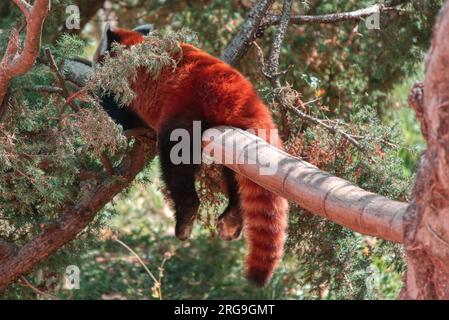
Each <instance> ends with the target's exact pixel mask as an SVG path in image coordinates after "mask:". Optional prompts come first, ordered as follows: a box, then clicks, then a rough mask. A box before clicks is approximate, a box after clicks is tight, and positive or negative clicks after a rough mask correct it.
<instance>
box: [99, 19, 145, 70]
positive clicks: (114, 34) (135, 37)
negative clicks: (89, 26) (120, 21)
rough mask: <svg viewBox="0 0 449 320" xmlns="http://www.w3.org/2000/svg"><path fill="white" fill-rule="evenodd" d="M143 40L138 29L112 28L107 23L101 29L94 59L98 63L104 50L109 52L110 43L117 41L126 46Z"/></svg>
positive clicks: (104, 52)
mask: <svg viewBox="0 0 449 320" xmlns="http://www.w3.org/2000/svg"><path fill="white" fill-rule="evenodd" d="M142 41H143V34H142V33H141V32H139V31H134V30H127V29H121V28H117V29H114V30H112V29H111V27H110V26H109V25H107V26H106V28H105V30H104V31H103V36H102V39H101V41H100V45H99V47H98V49H97V52H96V53H95V57H94V61H95V62H97V63H100V62H101V61H102V60H103V57H104V55H105V54H106V52H110V51H111V48H112V44H113V43H114V42H115V43H119V44H121V45H123V46H125V47H127V48H130V47H131V46H133V45H136V44H139V43H141V42H142Z"/></svg>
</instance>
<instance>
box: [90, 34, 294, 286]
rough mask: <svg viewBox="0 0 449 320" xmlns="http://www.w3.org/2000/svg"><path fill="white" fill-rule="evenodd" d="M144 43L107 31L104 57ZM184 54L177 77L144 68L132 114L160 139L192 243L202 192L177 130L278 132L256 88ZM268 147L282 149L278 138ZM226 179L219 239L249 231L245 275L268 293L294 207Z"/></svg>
mask: <svg viewBox="0 0 449 320" xmlns="http://www.w3.org/2000/svg"><path fill="white" fill-rule="evenodd" d="M142 41H143V35H142V33H140V32H136V31H132V30H125V29H115V30H113V31H112V30H111V29H110V28H108V29H107V30H106V31H105V33H104V39H103V40H102V44H101V45H100V49H99V51H98V52H97V56H98V57H101V56H102V55H104V53H105V52H106V51H107V50H110V48H111V45H112V43H113V42H118V43H120V44H122V45H124V46H125V47H127V48H130V47H132V46H133V45H136V44H139V43H141V42H142ZM181 49H182V58H181V59H180V61H179V62H178V64H177V67H176V71H175V72H173V70H172V69H170V70H166V71H163V72H162V73H161V75H160V76H159V77H158V78H157V79H156V80H154V79H153V78H152V77H151V76H150V75H149V74H148V73H147V72H146V70H144V69H143V68H141V67H139V68H137V70H136V72H137V77H136V79H137V80H136V81H134V82H133V83H132V89H133V90H134V92H135V94H136V98H135V99H134V100H133V102H132V103H131V104H130V105H129V106H128V107H127V108H128V112H130V113H132V114H133V116H134V117H137V118H138V119H140V120H141V121H137V123H138V124H139V123H141V122H143V123H144V124H146V125H148V126H150V127H152V128H154V129H155V130H156V131H157V133H158V139H159V141H158V145H159V151H160V152H159V156H160V163H161V171H162V177H163V179H164V181H165V183H166V186H167V189H168V192H169V195H170V197H171V198H172V200H173V203H174V209H175V218H176V229H175V232H176V236H177V237H178V238H179V239H181V240H186V239H187V238H189V236H190V233H191V231H192V227H193V221H194V218H195V216H196V214H197V211H198V208H199V198H198V195H197V193H196V190H195V173H196V172H197V170H198V165H196V164H177V165H175V164H173V163H172V161H171V160H170V150H171V148H172V147H173V146H174V145H175V144H176V142H173V141H171V139H170V133H171V132H172V131H173V130H174V129H178V128H183V129H186V130H188V131H189V132H190V133H192V126H193V121H201V125H202V129H204V130H205V129H208V128H211V127H214V126H220V125H227V126H233V127H237V128H241V129H244V130H246V129H253V130H255V131H256V132H257V130H258V129H265V130H270V129H276V125H275V124H274V122H273V119H272V117H271V114H270V111H269V110H268V108H267V107H266V106H265V104H264V103H263V102H262V100H261V99H260V98H259V96H258V95H257V93H256V91H255V89H254V88H253V86H252V84H251V83H250V82H249V81H248V80H247V79H246V78H245V77H244V76H243V75H241V74H240V73H239V72H238V71H237V70H235V69H234V68H232V67H231V66H229V65H228V64H226V63H224V62H223V61H221V60H219V59H217V58H215V57H213V56H211V55H209V54H207V53H206V52H204V51H202V50H200V49H198V48H196V47H194V46H192V45H189V44H181ZM110 102H111V101H110ZM109 107H110V106H109ZM131 124H132V123H131ZM268 140H269V139H268ZM274 140H275V141H274ZM268 142H269V143H271V144H274V145H275V146H276V147H278V148H283V147H282V142H280V140H279V139H272V141H268ZM191 163H192V162H191ZM224 173H225V177H226V179H227V182H228V188H229V204H228V207H227V208H226V210H225V211H224V213H223V214H221V215H220V217H219V219H218V226H217V227H218V230H219V235H220V237H221V238H222V239H224V240H233V239H236V238H237V237H238V236H239V235H240V232H241V230H242V227H243V226H244V233H245V237H246V239H247V242H248V256H247V257H246V261H245V271H246V276H247V278H248V279H249V280H250V281H251V282H253V283H255V284H256V285H259V286H263V285H265V284H266V283H267V281H269V279H270V278H271V276H272V274H273V271H274V269H275V268H276V265H277V264H278V262H279V261H280V260H281V258H282V255H283V251H284V242H285V236H286V229H287V220H288V210H289V209H288V202H287V200H286V199H284V198H282V197H280V196H278V195H276V194H273V193H271V192H269V191H267V190H265V189H264V188H262V187H260V186H259V185H257V184H256V183H254V182H252V181H251V180H249V179H248V178H246V177H244V176H241V175H238V174H237V175H236V174H234V172H232V171H231V170H230V169H227V168H224Z"/></svg>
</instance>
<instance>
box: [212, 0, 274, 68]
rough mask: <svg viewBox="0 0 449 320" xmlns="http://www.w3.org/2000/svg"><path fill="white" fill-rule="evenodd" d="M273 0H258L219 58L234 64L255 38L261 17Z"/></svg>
mask: <svg viewBox="0 0 449 320" xmlns="http://www.w3.org/2000/svg"><path fill="white" fill-rule="evenodd" d="M273 2H274V0H260V1H257V2H256V4H255V5H254V8H253V9H251V11H250V12H249V13H248V16H247V18H246V20H245V22H244V23H243V25H242V26H241V27H240V29H239V32H238V33H237V34H236V35H235V36H234V37H233V38H232V40H231V42H230V43H229V45H228V46H227V47H226V49H225V50H224V51H223V53H222V55H221V59H222V60H223V61H225V62H226V63H229V64H231V65H234V64H236V63H237V61H238V60H239V59H240V58H242V57H243V56H244V55H245V53H246V52H247V51H248V48H249V47H250V46H251V43H252V42H253V41H254V39H256V34H257V30H258V28H259V25H260V23H261V21H262V19H263V18H264V17H265V15H266V13H267V11H268V9H270V7H271V5H272V4H273Z"/></svg>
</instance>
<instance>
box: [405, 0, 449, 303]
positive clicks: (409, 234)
mask: <svg viewBox="0 0 449 320" xmlns="http://www.w3.org/2000/svg"><path fill="white" fill-rule="evenodd" d="M448 30H449V2H446V3H445V5H444V6H443V8H442V9H441V12H440V14H439V16H438V19H437V23H436V25H435V28H434V35H433V40H432V45H431V49H430V52H429V54H428V57H427V61H426V75H425V81H424V95H423V100H422V102H420V101H419V99H418V101H417V100H416V96H417V95H416V89H417V88H415V91H414V93H412V97H415V99H412V101H414V103H413V104H412V106H413V108H414V109H415V110H416V113H417V116H418V118H419V119H420V121H421V129H422V130H423V131H424V132H423V133H424V136H425V137H426V138H427V142H428V149H427V150H426V151H425V152H424V154H423V155H422V157H421V164H420V168H419V171H418V175H417V180H416V185H415V187H414V190H413V197H414V198H413V201H412V203H411V205H410V207H409V209H408V210H407V212H406V214H405V233H404V239H405V248H406V252H407V258H408V270H407V273H406V276H405V286H404V288H403V290H402V292H401V295H400V298H402V299H449V72H448V70H449V33H448V32H447V31H448ZM418 97H419V94H418Z"/></svg>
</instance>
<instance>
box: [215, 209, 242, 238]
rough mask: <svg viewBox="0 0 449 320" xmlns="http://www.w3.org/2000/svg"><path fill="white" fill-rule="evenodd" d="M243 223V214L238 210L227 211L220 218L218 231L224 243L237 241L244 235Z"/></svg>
mask: <svg viewBox="0 0 449 320" xmlns="http://www.w3.org/2000/svg"><path fill="white" fill-rule="evenodd" d="M242 228H243V221H242V216H241V212H240V210H239V209H238V208H231V209H227V210H226V212H225V213H223V214H222V215H221V216H220V217H219V218H218V223H217V229H218V236H219V237H220V239H222V240H224V241H232V240H235V239H237V238H238V237H239V236H240V234H241V233H242Z"/></svg>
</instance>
